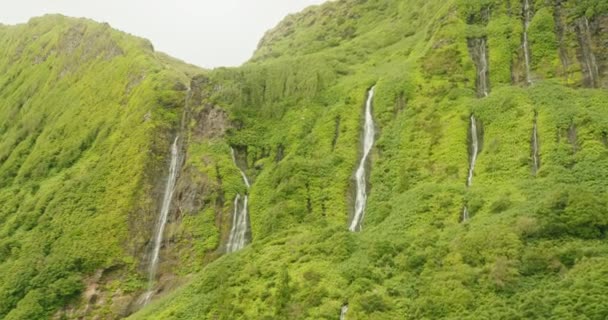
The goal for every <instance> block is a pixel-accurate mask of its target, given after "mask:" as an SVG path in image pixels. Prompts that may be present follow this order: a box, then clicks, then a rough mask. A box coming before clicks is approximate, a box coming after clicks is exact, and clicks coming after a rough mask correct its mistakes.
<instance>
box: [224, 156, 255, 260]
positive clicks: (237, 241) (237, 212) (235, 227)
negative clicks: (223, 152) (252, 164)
mask: <svg viewBox="0 0 608 320" xmlns="http://www.w3.org/2000/svg"><path fill="white" fill-rule="evenodd" d="M230 152H231V155H232V162H233V163H234V165H235V166H236V167H237V168H239V171H240V172H241V177H242V178H243V182H244V183H245V186H247V192H249V188H251V184H250V183H249V179H248V178H247V175H246V174H245V172H244V171H243V170H242V169H241V168H240V167H239V166H238V164H237V162H236V155H235V153H234V149H232V148H231V149H230ZM248 202H249V195H248V194H245V195H244V196H242V197H241V195H240V194H237V195H236V197H235V198H234V211H233V214H232V228H231V229H230V236H229V237H228V244H227V246H226V252H235V251H238V250H241V249H242V248H243V247H245V245H247V233H248V232H249V212H248V208H247V207H248V205H249V204H248Z"/></svg>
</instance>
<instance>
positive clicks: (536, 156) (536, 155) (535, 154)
mask: <svg viewBox="0 0 608 320" xmlns="http://www.w3.org/2000/svg"><path fill="white" fill-rule="evenodd" d="M537 123H538V113H536V112H535V113H534V126H533V127H532V160H533V168H532V169H533V173H534V175H536V173H537V172H538V169H540V151H539V148H538V126H537Z"/></svg>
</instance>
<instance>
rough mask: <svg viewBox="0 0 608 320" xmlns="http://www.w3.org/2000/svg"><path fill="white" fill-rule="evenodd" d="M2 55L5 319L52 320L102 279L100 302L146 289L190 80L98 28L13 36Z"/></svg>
mask: <svg viewBox="0 0 608 320" xmlns="http://www.w3.org/2000/svg"><path fill="white" fill-rule="evenodd" d="M0 48H1V51H2V53H3V54H2V55H1V56H0V318H3V319H7V320H8V319H40V318H47V317H49V315H50V314H52V313H54V312H55V311H56V310H57V309H58V308H59V307H61V306H64V305H65V304H66V303H70V302H71V303H74V302H77V300H75V297H78V295H79V294H80V292H82V291H83V289H84V283H85V280H86V277H87V276H89V275H92V274H93V273H94V272H95V271H96V270H99V269H105V270H113V271H112V272H113V273H112V275H108V274H106V273H104V274H103V276H102V277H103V280H102V281H108V283H106V284H107V285H108V286H109V287H103V286H104V285H106V284H102V287H101V288H100V291H108V290H121V291H122V292H124V294H127V295H128V294H129V293H130V292H133V291H136V290H138V289H140V288H141V287H143V286H144V285H145V283H144V277H143V275H140V274H139V273H138V272H137V267H138V265H139V263H140V259H142V253H143V246H144V244H145V243H146V241H147V239H148V238H149V237H150V230H151V226H152V224H153V221H154V220H153V219H154V217H153V216H152V215H149V214H148V213H150V212H154V210H153V208H155V206H156V203H154V201H152V200H151V199H150V195H151V194H153V193H154V187H155V183H157V182H158V181H159V179H158V175H160V174H162V173H163V172H164V171H165V170H166V169H165V164H164V159H165V156H166V149H167V148H168V147H167V146H168V145H169V142H168V140H169V133H170V130H172V128H173V127H174V126H175V125H176V124H177V122H178V120H179V114H180V113H181V111H180V109H181V108H180V107H181V106H182V105H183V99H184V90H185V87H184V86H183V85H182V86H179V85H178V84H179V82H181V81H183V80H185V79H183V78H182V77H183V76H181V75H180V74H181V73H178V72H176V71H173V68H169V66H168V63H170V61H169V60H168V59H166V58H164V57H157V56H156V54H155V53H154V52H153V49H152V46H151V45H150V44H149V42H147V41H146V40H143V39H139V38H135V37H132V36H129V35H126V34H123V33H121V32H117V31H114V30H112V29H110V27H109V26H107V25H105V24H98V23H94V22H92V21H88V20H82V19H70V18H65V17H61V16H45V17H42V18H36V19H33V20H31V21H30V22H29V23H28V24H24V25H18V26H2V27H1V28H0ZM171 63H172V62H171ZM146 226H150V228H148V227H146ZM112 277H114V278H116V279H120V282H116V281H114V282H113V283H109V282H111V281H110V280H112V279H111V278H112ZM116 279H114V280H116ZM110 286H111V287H110ZM106 307H108V308H110V307H111V301H108V302H107V303H106ZM108 310H109V309H108ZM108 310H97V311H95V312H96V313H102V314H103V312H109V311H108Z"/></svg>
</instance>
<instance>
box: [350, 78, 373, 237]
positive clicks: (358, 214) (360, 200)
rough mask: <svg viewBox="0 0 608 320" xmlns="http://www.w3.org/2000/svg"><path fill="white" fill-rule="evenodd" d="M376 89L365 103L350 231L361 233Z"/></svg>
mask: <svg viewBox="0 0 608 320" xmlns="http://www.w3.org/2000/svg"><path fill="white" fill-rule="evenodd" d="M374 88H375V87H372V88H371V89H370V90H369V92H368V94H367V102H366V103H365V125H364V128H363V155H362V157H361V163H359V167H358V168H357V173H356V179H357V197H356V200H355V214H354V216H353V219H352V221H351V223H350V226H349V228H348V229H349V230H350V231H353V232H354V231H361V229H362V224H363V217H364V216H365V205H366V203H367V182H366V179H365V178H366V176H367V172H366V170H365V169H366V164H367V159H368V157H369V154H370V152H371V150H372V146H373V145H374V136H375V134H376V130H375V128H374V119H373V117H372V103H373V101H374Z"/></svg>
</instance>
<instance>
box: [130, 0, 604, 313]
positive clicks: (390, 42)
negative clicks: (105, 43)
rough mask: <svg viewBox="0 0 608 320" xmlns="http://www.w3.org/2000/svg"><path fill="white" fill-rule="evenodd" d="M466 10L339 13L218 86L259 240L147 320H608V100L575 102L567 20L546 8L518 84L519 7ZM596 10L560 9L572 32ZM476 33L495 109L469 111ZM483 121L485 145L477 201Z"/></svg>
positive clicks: (275, 40) (281, 40)
mask: <svg viewBox="0 0 608 320" xmlns="http://www.w3.org/2000/svg"><path fill="white" fill-rule="evenodd" d="M455 2H458V1H388V0H369V1H341V2H333V3H327V4H325V5H323V6H321V7H316V8H310V9H307V10H306V11H304V12H303V13H301V14H298V15H293V16H290V17H288V18H287V19H286V20H285V21H284V22H283V23H281V24H280V25H279V26H278V27H277V28H275V29H274V30H272V31H270V32H269V33H268V34H267V35H266V36H265V37H264V39H263V40H262V42H261V46H260V48H259V50H258V51H257V53H256V54H255V55H254V58H253V59H252V61H251V62H249V63H248V64H246V65H244V66H243V67H241V68H236V69H220V70H215V71H214V72H212V73H211V75H210V77H211V80H212V82H214V83H218V84H221V90H218V91H215V92H214V93H213V95H212V96H211V97H210V101H212V102H213V103H214V104H217V105H220V106H222V107H224V108H225V109H226V110H228V112H229V114H230V115H231V117H232V120H233V122H234V123H235V124H236V125H235V128H234V129H232V130H231V132H230V135H229V137H228V141H227V142H225V141H221V142H216V143H218V144H222V145H224V147H222V148H223V149H222V150H225V151H224V152H228V148H227V146H226V145H225V144H226V143H228V144H230V145H233V146H236V147H238V148H239V150H246V151H247V160H248V165H249V166H248V167H249V170H248V174H249V175H250V176H252V177H253V181H254V184H253V187H252V189H251V198H250V201H251V207H250V208H251V210H250V211H251V220H252V228H253V236H254V242H253V244H252V245H251V246H250V247H249V248H247V249H245V250H243V251H242V252H239V253H237V254H232V255H229V256H224V257H222V258H220V259H219V260H217V261H215V262H213V263H211V264H209V265H207V266H206V267H205V268H204V269H203V270H202V271H201V273H200V274H199V275H198V276H197V277H196V278H194V279H193V280H192V282H191V284H189V285H187V286H185V287H184V288H182V289H180V290H178V291H177V292H175V293H173V294H170V295H169V296H168V297H166V298H165V299H163V300H161V301H159V302H158V303H157V304H155V305H152V306H150V307H149V308H147V309H145V310H143V311H142V312H140V313H138V314H136V315H135V316H133V319H199V318H218V319H239V318H242V319H282V318H296V319H300V318H302V319H335V318H337V317H338V315H339V310H340V307H341V306H342V305H343V304H344V303H345V302H348V303H349V305H350V310H349V313H348V319H403V318H406V319H440V318H441V319H443V318H446V319H488V318H490V317H491V318H502V319H522V318H527V319H541V318H554V319H573V318H578V317H580V316H584V317H587V318H589V319H603V318H605V317H606V316H608V314H607V313H606V311H605V310H607V308H606V307H607V305H606V302H605V301H607V300H606V298H608V297H607V296H606V292H608V291H607V289H608V288H607V286H608V283H607V282H606V281H604V280H602V278H603V277H602V276H601V275H602V274H605V273H606V272H608V246H606V244H605V238H606V231H607V230H608V229H607V228H608V211H607V209H606V195H607V194H606V192H607V191H608V190H607V189H606V182H607V181H608V180H607V179H608V149H607V145H606V143H607V142H606V132H608V102H607V101H608V94H607V93H606V91H605V90H604V91H601V90H587V89H575V88H572V87H567V85H571V86H573V87H576V86H580V77H581V75H580V69H575V70H570V71H569V72H571V74H570V75H569V77H567V78H566V77H562V76H563V72H562V71H561V68H562V66H561V65H560V58H559V53H558V39H557V36H556V34H555V32H554V28H555V22H554V20H553V14H554V6H553V4H551V3H549V2H538V1H536V3H535V6H534V7H535V14H534V18H533V21H532V22H531V25H530V29H529V37H530V41H531V47H532V57H531V58H532V71H533V73H534V78H535V84H534V85H533V86H531V87H520V86H517V85H516V84H517V83H518V82H521V79H523V77H522V74H521V72H523V62H522V59H523V56H522V52H521V51H520V50H521V49H520V48H521V33H522V32H523V21H521V20H520V15H519V14H517V12H521V4H520V3H519V2H513V1H460V2H458V3H455ZM583 6H587V4H583V3H582V2H581V3H577V2H576V1H573V2H567V3H565V4H563V8H562V10H564V12H565V13H564V14H566V15H567V16H568V20H567V21H566V22H565V23H571V21H574V18H575V17H576V16H577V15H579V16H580V13H578V11H577V10H579V9H580V8H581V7H583ZM600 7H601V6H600ZM486 9H488V10H490V12H491V14H490V15H489V17H490V18H489V19H487V20H486V18H485V16H484V14H483V12H482V11H483V10H486ZM480 12H481V13H480ZM602 12H605V11H602ZM589 16H593V15H591V14H590V15H589ZM568 21H569V22H568ZM467 36H486V37H488V44H489V61H490V75H491V84H492V93H491V94H490V96H489V97H488V98H486V99H482V100H478V99H476V98H475V97H474V84H475V81H474V79H475V67H474V64H473V62H472V60H471V58H470V56H469V52H468V49H467V41H466V37H467ZM565 41H568V45H570V47H569V48H574V47H576V45H577V43H576V37H575V35H572V34H567V35H566V37H565ZM569 50H574V49H567V52H569V53H570V54H572V52H571V51H569ZM570 58H571V59H572V61H575V59H576V57H575V56H574V55H572V56H571V57H570ZM572 63H573V64H574V62H572ZM577 66H578V65H575V66H574V68H578V67H577ZM372 84H377V89H376V99H375V103H374V115H375V117H376V122H377V125H378V126H379V130H380V132H379V134H378V140H377V143H376V147H375V150H374V154H373V161H372V174H371V183H370V184H371V195H370V198H369V204H368V209H367V215H366V220H365V227H364V231H363V232H362V233H360V234H352V233H349V232H347V231H346V225H347V219H348V214H349V211H350V210H351V209H350V208H351V207H352V205H353V201H352V200H353V199H352V190H353V189H352V188H353V181H352V174H353V172H354V169H355V167H356V165H357V161H358V156H359V154H358V146H359V139H360V128H361V121H362V118H361V117H362V110H363V102H364V99H365V92H366V90H367V89H368V88H369V87H370V86H371V85H372ZM471 112H472V113H474V114H475V115H476V116H477V118H478V119H479V121H480V122H481V123H482V124H483V126H482V127H483V139H482V140H483V148H482V151H481V153H480V155H479V160H478V164H477V168H476V171H475V176H474V183H473V186H472V187H471V188H470V189H468V190H467V189H465V180H466V175H467V170H468V154H467V128H468V125H469V123H468V121H469V115H470V113H471ZM535 113H537V114H538V131H539V137H540V159H541V160H540V161H541V168H540V171H539V172H538V173H537V174H536V175H534V174H533V170H532V150H531V139H532V126H533V119H534V115H535ZM191 148H192V147H191ZM199 151H203V150H201V149H199ZM198 156H200V157H220V158H221V157H223V158H224V159H226V157H227V155H224V156H220V155H218V154H215V155H214V154H213V153H210V152H200V153H197V157H198ZM218 161H220V160H218ZM218 163H224V164H225V163H226V160H221V162H218ZM232 176H234V177H233V178H231V179H232V181H233V182H232V183H235V184H236V186H239V185H240V184H241V183H240V182H239V181H238V172H237V171H236V170H234V172H233V173H232ZM241 188H242V186H241ZM228 198H230V197H228ZM464 204H467V205H468V208H469V209H470V211H471V214H472V219H471V220H470V221H469V222H467V223H461V222H460V216H461V214H462V208H463V205H464ZM211 227H213V226H211V225H210V226H208V228H211Z"/></svg>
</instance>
